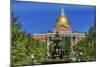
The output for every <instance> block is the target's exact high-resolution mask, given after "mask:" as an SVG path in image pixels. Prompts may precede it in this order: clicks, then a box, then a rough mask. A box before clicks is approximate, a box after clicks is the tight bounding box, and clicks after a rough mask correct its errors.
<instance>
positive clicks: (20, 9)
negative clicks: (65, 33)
mask: <svg viewBox="0 0 100 67" xmlns="http://www.w3.org/2000/svg"><path fill="white" fill-rule="evenodd" d="M61 8H64V10H65V15H66V17H67V18H68V20H69V23H70V26H71V28H72V30H73V31H79V32H87V31H88V30H89V28H90V27H91V26H92V25H93V24H94V20H95V18H94V17H95V8H96V7H95V6H86V5H85V6H83V5H72V4H66V5H65V4H50V3H37V2H19V1H17V2H16V1H14V2H13V3H12V5H11V10H12V12H13V14H14V15H15V16H17V17H19V22H20V24H21V26H22V29H23V30H24V31H26V32H27V33H31V34H34V33H43V32H48V30H51V31H53V29H54V26H55V24H56V20H57V18H58V17H59V16H60V12H61Z"/></svg>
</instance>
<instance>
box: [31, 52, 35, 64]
mask: <svg viewBox="0 0 100 67" xmlns="http://www.w3.org/2000/svg"><path fill="white" fill-rule="evenodd" d="M31 59H32V65H33V60H34V55H33V54H32V55H31Z"/></svg>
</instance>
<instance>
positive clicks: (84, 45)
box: [74, 25, 96, 61]
mask: <svg viewBox="0 0 100 67" xmlns="http://www.w3.org/2000/svg"><path fill="white" fill-rule="evenodd" d="M74 49H75V51H76V57H77V61H95V60H96V27H95V25H94V26H93V27H91V28H90V30H89V32H87V33H86V37H85V38H84V39H82V40H81V41H79V42H78V44H77V45H76V47H75V48H74Z"/></svg>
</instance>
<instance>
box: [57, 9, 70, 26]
mask: <svg viewBox="0 0 100 67" xmlns="http://www.w3.org/2000/svg"><path fill="white" fill-rule="evenodd" d="M56 25H64V26H69V22H68V19H67V18H66V17H65V14H64V9H63V8H62V10H61V16H60V17H59V18H58V19H57V22H56Z"/></svg>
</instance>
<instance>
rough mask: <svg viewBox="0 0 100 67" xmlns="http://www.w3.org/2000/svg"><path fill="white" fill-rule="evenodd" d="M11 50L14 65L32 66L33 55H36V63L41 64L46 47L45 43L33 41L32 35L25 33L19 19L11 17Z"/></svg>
mask: <svg viewBox="0 0 100 67" xmlns="http://www.w3.org/2000/svg"><path fill="white" fill-rule="evenodd" d="M11 18H12V20H11V34H12V36H11V41H12V43H11V50H12V52H11V53H12V65H13V66H18V65H30V64H32V63H31V62H32V60H31V55H32V54H33V55H34V57H35V58H34V59H35V60H36V62H34V63H33V64H37V63H41V58H42V57H44V56H45V53H46V46H45V44H44V43H41V42H38V41H36V40H35V39H33V37H32V35H31V34H27V33H25V32H24V31H23V30H22V29H21V27H20V25H19V23H18V18H17V17H15V16H12V17H11Z"/></svg>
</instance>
